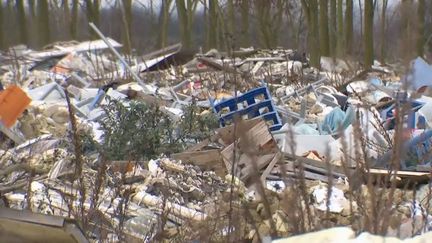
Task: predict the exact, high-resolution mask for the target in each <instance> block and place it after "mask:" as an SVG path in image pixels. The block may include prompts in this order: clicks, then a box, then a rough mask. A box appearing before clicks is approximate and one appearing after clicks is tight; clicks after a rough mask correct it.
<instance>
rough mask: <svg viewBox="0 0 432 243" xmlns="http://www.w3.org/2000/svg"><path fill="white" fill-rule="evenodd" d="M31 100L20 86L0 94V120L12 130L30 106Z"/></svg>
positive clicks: (12, 87)
mask: <svg viewBox="0 0 432 243" xmlns="http://www.w3.org/2000/svg"><path fill="white" fill-rule="evenodd" d="M30 102H31V99H30V98H29V97H28V96H27V94H26V93H25V92H24V91H23V90H22V89H21V88H20V87H18V86H16V85H11V86H8V87H7V88H6V89H5V90H4V91H2V92H1V93H0V119H1V121H2V122H3V124H4V125H5V126H6V127H8V128H10V127H12V125H13V124H15V122H16V120H17V118H18V117H19V116H20V115H21V113H23V111H24V110H25V109H26V107H27V106H28V105H29V104H30Z"/></svg>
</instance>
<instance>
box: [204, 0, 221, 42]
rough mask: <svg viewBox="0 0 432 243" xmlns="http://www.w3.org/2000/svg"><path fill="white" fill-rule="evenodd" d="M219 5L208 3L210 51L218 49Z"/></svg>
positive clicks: (210, 1)
mask: <svg viewBox="0 0 432 243" xmlns="http://www.w3.org/2000/svg"><path fill="white" fill-rule="evenodd" d="M217 5H218V3H217V1H212V0H209V2H208V26H207V28H208V30H207V31H208V40H207V46H208V48H209V49H211V48H216V46H217V40H218V33H219V31H217V30H218V11H217V8H218V6H217Z"/></svg>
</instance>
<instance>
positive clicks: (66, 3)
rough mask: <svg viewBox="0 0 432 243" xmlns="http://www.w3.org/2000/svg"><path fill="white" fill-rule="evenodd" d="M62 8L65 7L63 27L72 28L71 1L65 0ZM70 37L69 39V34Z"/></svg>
mask: <svg viewBox="0 0 432 243" xmlns="http://www.w3.org/2000/svg"><path fill="white" fill-rule="evenodd" d="M62 6H63V14H64V16H65V17H64V20H65V21H64V24H63V26H70V24H71V14H70V9H69V1H68V0H63V1H62ZM68 34H69V36H67V38H70V37H71V36H70V32H69V33H68Z"/></svg>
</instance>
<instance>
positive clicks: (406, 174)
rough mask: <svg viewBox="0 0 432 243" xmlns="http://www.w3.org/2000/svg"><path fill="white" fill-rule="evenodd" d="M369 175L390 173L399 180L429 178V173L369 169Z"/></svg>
mask: <svg viewBox="0 0 432 243" xmlns="http://www.w3.org/2000/svg"><path fill="white" fill-rule="evenodd" d="M394 172H396V173H394ZM366 173H367V172H366ZM369 173H371V174H374V175H388V174H390V173H391V174H392V175H395V176H399V177H401V178H416V177H417V178H418V177H423V178H429V177H430V176H431V173H430V172H418V171H403V170H399V171H389V170H386V169H373V168H372V169H369Z"/></svg>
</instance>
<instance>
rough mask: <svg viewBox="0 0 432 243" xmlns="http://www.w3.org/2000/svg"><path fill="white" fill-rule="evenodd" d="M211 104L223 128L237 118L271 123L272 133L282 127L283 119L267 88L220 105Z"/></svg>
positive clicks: (249, 92) (253, 91) (222, 102)
mask: <svg viewBox="0 0 432 243" xmlns="http://www.w3.org/2000/svg"><path fill="white" fill-rule="evenodd" d="M211 103H212V106H213V111H214V112H215V113H216V114H217V115H218V117H219V123H220V126H221V127H224V126H226V125H229V124H230V123H231V122H232V121H233V120H234V118H235V117H244V118H246V119H253V118H258V117H261V118H263V119H264V120H265V121H266V122H268V123H270V124H269V129H270V131H276V130H279V129H280V128H281V127H282V122H281V119H280V117H279V114H278V112H277V111H276V108H275V106H274V104H273V101H272V98H271V95H270V91H269V90H268V88H267V87H266V86H262V87H259V88H255V89H252V90H250V91H248V92H246V93H244V94H242V95H240V96H237V97H234V98H231V99H228V100H222V101H220V102H218V103H214V101H211ZM245 116H246V117H245Z"/></svg>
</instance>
